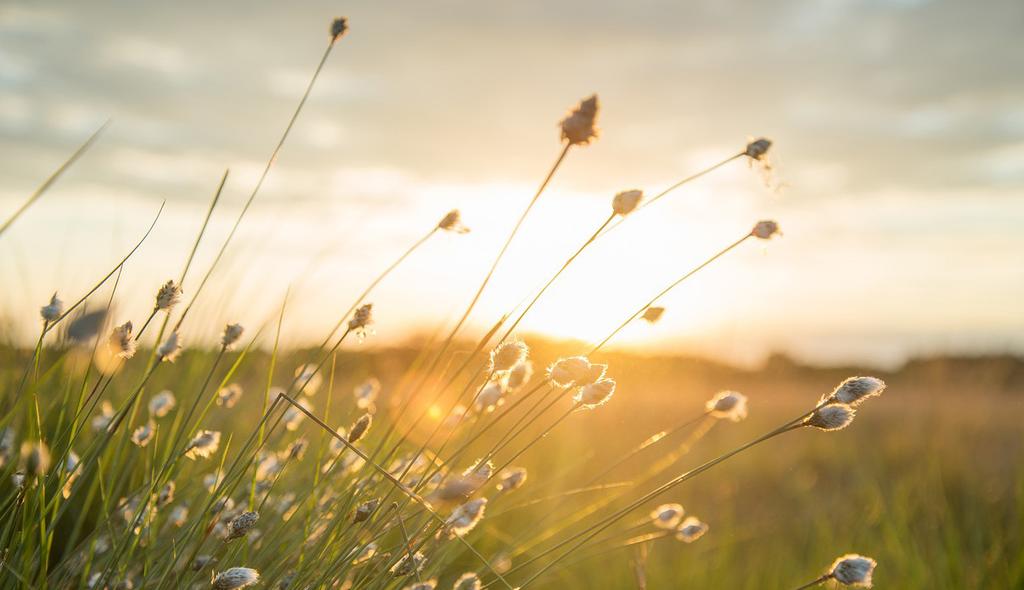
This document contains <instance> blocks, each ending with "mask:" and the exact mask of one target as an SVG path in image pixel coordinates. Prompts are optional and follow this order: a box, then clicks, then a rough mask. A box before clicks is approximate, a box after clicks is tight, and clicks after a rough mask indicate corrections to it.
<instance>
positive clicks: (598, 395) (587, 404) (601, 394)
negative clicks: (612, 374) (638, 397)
mask: <svg viewBox="0 0 1024 590" xmlns="http://www.w3.org/2000/svg"><path fill="white" fill-rule="evenodd" d="M614 393H615V381H614V380H612V379H601V380H600V381H597V382H596V383H591V384H590V385H584V386H583V387H581V388H580V389H579V390H578V391H577V392H576V396H575V397H573V399H574V400H575V401H576V403H578V404H580V405H581V406H583V407H584V408H587V409H591V408H596V407H598V406H601V405H604V404H605V403H607V402H608V400H610V399H611V397H612V395H613V394H614Z"/></svg>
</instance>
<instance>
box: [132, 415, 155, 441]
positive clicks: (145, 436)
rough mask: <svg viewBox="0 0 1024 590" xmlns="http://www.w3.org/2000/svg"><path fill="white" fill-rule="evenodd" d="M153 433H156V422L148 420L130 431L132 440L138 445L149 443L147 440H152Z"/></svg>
mask: <svg viewBox="0 0 1024 590" xmlns="http://www.w3.org/2000/svg"><path fill="white" fill-rule="evenodd" d="M154 434H156V424H155V423H154V422H153V421H152V420H150V421H149V422H147V423H145V424H143V425H142V426H139V427H138V428H136V429H135V431H134V432H132V442H133V443H135V444H136V445H138V446H140V447H144V446H146V445H148V444H149V441H151V440H153V435H154Z"/></svg>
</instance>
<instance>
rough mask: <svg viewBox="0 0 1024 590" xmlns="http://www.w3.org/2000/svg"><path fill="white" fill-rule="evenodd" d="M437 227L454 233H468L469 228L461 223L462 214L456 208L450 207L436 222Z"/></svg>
mask: <svg viewBox="0 0 1024 590" xmlns="http://www.w3.org/2000/svg"><path fill="white" fill-rule="evenodd" d="M437 228H438V229H443V230H445V231H450V232H452V233H456V234H468V233H469V228H468V227H466V226H465V225H463V224H462V214H461V213H459V210H458V209H452V210H451V211H449V212H448V214H447V215H445V216H444V217H442V218H441V221H440V222H439V223H438V224H437Z"/></svg>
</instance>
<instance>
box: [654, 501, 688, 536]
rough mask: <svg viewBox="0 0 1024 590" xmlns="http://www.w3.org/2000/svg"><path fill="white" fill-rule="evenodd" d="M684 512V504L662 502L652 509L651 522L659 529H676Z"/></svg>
mask: <svg viewBox="0 0 1024 590" xmlns="http://www.w3.org/2000/svg"><path fill="white" fill-rule="evenodd" d="M684 513H685V512H684V510H683V505H682V504H662V505H661V506H658V507H657V508H655V509H654V510H652V511H651V522H652V523H654V526H656V527H658V528H659V529H666V530H669V529H674V528H676V525H678V524H679V521H680V520H682V519H683V514H684Z"/></svg>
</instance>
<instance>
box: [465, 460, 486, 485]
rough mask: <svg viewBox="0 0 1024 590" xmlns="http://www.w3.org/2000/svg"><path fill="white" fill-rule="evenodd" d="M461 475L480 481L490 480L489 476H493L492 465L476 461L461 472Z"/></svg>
mask: <svg viewBox="0 0 1024 590" xmlns="http://www.w3.org/2000/svg"><path fill="white" fill-rule="evenodd" d="M462 475H463V476H464V477H476V478H480V480H481V481H483V480H488V479H491V476H492V475H494V463H492V462H491V461H484V460H483V459H477V460H476V461H475V462H473V464H472V465H470V466H469V467H467V468H466V470H465V471H463V472H462Z"/></svg>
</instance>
